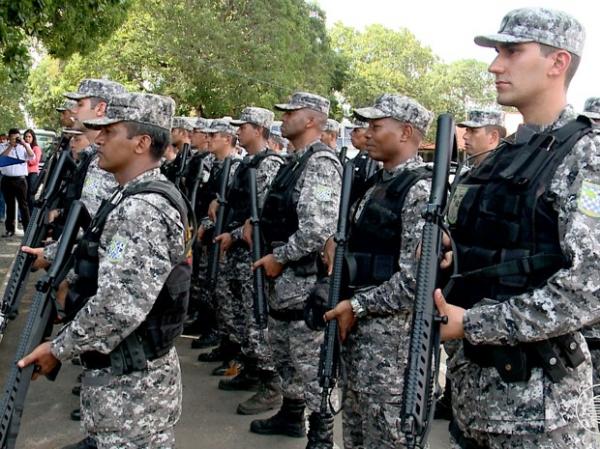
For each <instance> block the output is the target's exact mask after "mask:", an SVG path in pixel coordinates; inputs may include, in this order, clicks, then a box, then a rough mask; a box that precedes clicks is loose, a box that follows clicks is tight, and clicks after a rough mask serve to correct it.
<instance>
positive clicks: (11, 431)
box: [0, 201, 90, 449]
mask: <svg viewBox="0 0 600 449" xmlns="http://www.w3.org/2000/svg"><path fill="white" fill-rule="evenodd" d="M89 224H90V216H89V214H88V212H87V210H86V208H85V206H84V205H83V203H82V202H81V201H75V202H74V203H73V205H72V206H71V209H70V211H69V214H68V216H67V221H66V224H65V229H64V231H63V234H62V238H61V239H60V242H59V243H58V248H57V252H56V259H55V260H54V262H53V263H52V266H51V267H50V269H49V270H48V272H47V273H46V275H45V276H44V277H42V278H41V279H40V280H39V281H38V283H37V285H36V293H35V295H34V297H33V302H32V304H31V309H30V311H29V315H28V317H27V323H26V325H25V328H24V329H23V332H22V333H21V338H20V340H19V345H18V347H17V352H16V354H15V358H14V363H13V366H12V368H11V371H10V373H9V375H8V379H7V381H6V384H5V386H4V396H3V397H2V403H1V404H0V413H1V415H0V449H13V448H14V447H15V444H16V440H17V436H18V434H19V427H20V425H21V416H22V414H23V409H24V406H25V398H26V396H27V390H28V389H29V383H30V382H31V375H32V374H33V372H34V366H33V365H29V366H28V367H26V368H23V369H21V368H19V367H18V366H17V362H18V361H19V360H21V359H22V358H23V357H25V356H26V355H27V354H29V353H30V352H31V351H33V349H35V348H36V347H37V346H38V345H39V344H40V343H41V342H42V341H43V340H44V338H45V337H46V336H48V335H50V333H51V331H52V323H53V320H54V316H55V305H54V300H53V298H52V296H53V294H54V292H55V291H56V289H57V288H58V286H59V285H60V283H61V282H62V281H63V279H64V278H65V276H66V274H67V272H68V270H69V269H70V267H71V265H72V261H73V258H72V257H71V253H72V249H73V246H74V244H75V240H76V238H77V232H78V230H79V229H80V228H85V227H87V226H89ZM59 369H60V364H59V365H58V366H57V368H56V369H55V370H54V371H53V372H51V373H50V374H48V375H47V377H48V379H50V380H54V379H55V378H56V376H57V374H58V371H59Z"/></svg>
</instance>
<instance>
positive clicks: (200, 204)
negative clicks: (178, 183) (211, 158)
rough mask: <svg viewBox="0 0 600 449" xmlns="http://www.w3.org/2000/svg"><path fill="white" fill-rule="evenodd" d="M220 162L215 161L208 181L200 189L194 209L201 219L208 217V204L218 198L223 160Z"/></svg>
mask: <svg viewBox="0 0 600 449" xmlns="http://www.w3.org/2000/svg"><path fill="white" fill-rule="evenodd" d="M219 162H220V163H217V161H215V163H214V164H213V166H212V167H211V169H210V175H209V178H208V181H207V182H206V184H204V185H203V186H202V188H201V189H199V190H198V194H197V196H196V204H194V211H195V212H196V217H198V218H199V219H200V218H202V217H206V215H207V214H208V206H209V205H210V203H211V201H212V200H214V199H215V198H217V193H218V192H219V181H220V179H221V172H222V171H223V161H219Z"/></svg>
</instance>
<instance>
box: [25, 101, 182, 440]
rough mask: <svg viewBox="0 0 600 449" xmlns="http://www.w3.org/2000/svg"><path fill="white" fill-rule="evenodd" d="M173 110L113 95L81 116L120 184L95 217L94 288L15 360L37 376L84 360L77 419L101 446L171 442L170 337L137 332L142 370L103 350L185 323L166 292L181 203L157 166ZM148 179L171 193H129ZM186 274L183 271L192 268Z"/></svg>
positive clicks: (175, 370) (173, 363) (174, 363)
mask: <svg viewBox="0 0 600 449" xmlns="http://www.w3.org/2000/svg"><path fill="white" fill-rule="evenodd" d="M174 107H175V103H174V102H173V100H172V99H171V98H167V97H160V96H158V95H149V94H123V95H120V96H115V97H113V99H112V100H111V104H110V106H109V108H108V113H109V114H108V116H107V117H104V118H99V119H91V120H86V121H84V124H85V125H86V126H88V127H95V128H100V129H101V131H100V134H99V136H98V137H97V142H98V145H99V149H98V154H99V156H100V157H99V164H100V167H101V168H102V169H106V170H107V171H109V172H110V173H113V174H114V176H115V178H116V179H117V180H118V182H119V186H120V187H119V190H118V194H117V192H115V195H113V196H111V199H110V203H107V204H105V205H103V207H102V208H101V209H100V210H99V211H98V215H97V217H96V219H98V217H104V218H105V224H104V225H99V226H101V227H102V230H101V231H100V232H101V234H100V235H99V251H98V257H99V259H98V272H97V276H98V278H97V280H98V282H97V284H98V286H97V290H96V293H95V294H92V296H91V297H87V298H85V297H83V298H80V299H81V302H80V303H77V304H76V305H75V304H73V306H74V307H75V309H73V310H69V307H68V305H69V301H67V306H66V307H65V310H66V311H67V314H68V315H69V314H71V313H72V314H73V315H74V316H73V318H72V321H70V322H69V323H68V324H67V325H66V326H65V327H63V329H61V331H60V332H59V333H58V335H57V336H56V337H55V338H54V339H53V340H52V341H51V342H46V343H43V344H42V345H40V346H38V347H37V348H36V349H35V350H34V351H33V352H32V353H31V354H29V355H28V356H26V357H25V358H24V359H23V360H21V361H20V362H19V365H20V366H21V367H23V366H26V365H29V364H35V365H37V370H36V376H39V375H40V374H46V373H48V372H50V371H51V370H52V369H53V368H54V367H55V366H56V365H57V364H58V362H59V361H64V360H68V359H70V358H72V357H74V356H77V355H81V359H82V363H83V365H84V366H85V371H84V378H83V381H82V384H83V387H82V391H81V407H82V419H83V423H84V426H85V428H86V430H87V431H88V432H89V434H90V435H92V436H93V437H94V439H95V440H96V442H97V444H98V447H99V448H101V449H115V448H119V449H128V448H131V449H133V448H140V449H141V448H144V449H151V448H155V449H159V448H160V449H174V447H175V441H174V430H173V426H174V425H175V423H176V422H177V420H178V419H179V416H180V413H181V373H180V368H179V361H178V357H177V353H176V351H175V348H174V346H173V343H174V341H173V339H166V338H165V339H164V340H163V341H161V337H159V339H158V340H154V339H153V340H147V341H143V340H144V339H145V338H148V337H142V336H140V337H139V338H141V339H142V341H143V343H142V344H143V345H144V349H143V351H142V353H143V354H145V360H144V364H143V365H144V366H143V367H142V366H138V365H132V366H130V364H129V362H125V366H124V367H121V368H122V369H121V370H119V367H118V366H117V365H114V364H113V362H112V360H113V358H112V357H108V354H113V353H118V352H119V351H120V350H121V348H122V347H123V346H124V345H130V344H131V338H130V335H137V333H138V329H147V330H144V331H143V332H142V333H141V334H139V335H150V334H152V333H153V332H152V331H151V330H150V329H153V326H154V325H155V324H156V322H159V323H160V324H159V327H160V332H159V333H160V334H161V335H164V333H167V334H169V333H171V332H170V331H171V329H177V328H178V329H179V331H180V330H181V327H180V326H181V325H182V324H183V313H182V309H181V307H185V303H186V302H187V294H186V293H183V294H179V295H178V296H172V295H171V294H170V293H167V292H170V291H171V287H172V286H171V287H168V285H169V284H168V283H169V282H172V281H169V279H170V278H171V273H174V272H175V270H177V269H178V267H180V266H185V265H186V264H185V263H184V262H183V261H185V251H184V247H185V241H184V238H185V237H184V235H185V228H184V226H185V225H184V222H185V220H186V217H185V216H182V214H185V207H184V206H183V203H182V198H181V195H180V194H179V193H178V191H177V190H176V189H174V188H173V187H172V186H169V184H168V182H167V181H166V178H164V177H163V176H162V175H161V174H160V170H159V164H160V158H161V156H162V153H163V152H164V150H165V148H166V145H167V143H168V141H169V131H170V127H171V119H172V115H173V109H174ZM149 181H154V182H155V183H156V182H159V183H161V184H162V185H163V186H167V187H170V188H171V189H172V190H171V195H172V196H168V195H164V194H158V193H155V192H149V191H148V190H146V191H144V189H142V191H140V192H139V193H132V194H130V195H129V194H128V192H130V191H131V190H132V189H136V188H139V187H140V186H142V185H145V184H146V183H147V182H149ZM121 193H123V195H121ZM107 206H108V208H107ZM182 207H183V208H182ZM88 236H89V234H88V233H86V234H85V235H84V239H86V238H89V237H88ZM132 267H135V269H134V270H132V269H131V268H132ZM184 271H185V270H184ZM185 272H187V274H188V276H189V267H188V269H187V271H185ZM80 275H82V274H81V273H80ZM188 280H189V277H188ZM182 281H183V279H182ZM78 282H79V280H75V281H74V283H72V284H71V285H72V291H75V292H76V291H78V288H79V285H78ZM163 287H164V288H163ZM159 292H160V294H159ZM157 296H158V298H157ZM162 318H164V321H163V320H162ZM167 322H169V324H167ZM165 325H166V327H169V329H167V328H166V327H165ZM171 325H172V326H173V327H172V328H171V327H170V326H171ZM153 337H155V336H153ZM134 340H135V339H134ZM139 344H140V343H138V345H139ZM130 347H131V346H130Z"/></svg>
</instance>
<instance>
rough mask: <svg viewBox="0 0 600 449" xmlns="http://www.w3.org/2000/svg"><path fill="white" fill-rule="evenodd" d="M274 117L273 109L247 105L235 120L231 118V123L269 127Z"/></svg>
mask: <svg viewBox="0 0 600 449" xmlns="http://www.w3.org/2000/svg"><path fill="white" fill-rule="evenodd" d="M274 119H275V114H274V113H273V111H269V110H268V109H264V108H255V107H247V108H244V110H243V111H242V113H241V114H240V118H239V119H237V120H231V124H232V125H235V126H240V125H243V124H244V123H252V124H254V125H258V126H262V127H263V128H267V129H270V128H271V125H272V124H273V120H274Z"/></svg>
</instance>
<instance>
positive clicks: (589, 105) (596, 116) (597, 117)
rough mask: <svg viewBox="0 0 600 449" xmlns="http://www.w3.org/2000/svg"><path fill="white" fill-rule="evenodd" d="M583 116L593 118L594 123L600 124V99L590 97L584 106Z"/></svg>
mask: <svg viewBox="0 0 600 449" xmlns="http://www.w3.org/2000/svg"><path fill="white" fill-rule="evenodd" d="M583 115H585V116H587V117H589V118H591V119H592V120H593V121H594V123H596V124H598V123H600V97H590V98H588V99H587V100H585V104H584V105H583Z"/></svg>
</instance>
